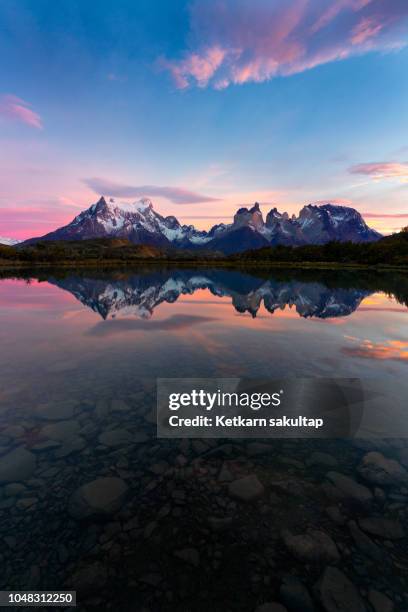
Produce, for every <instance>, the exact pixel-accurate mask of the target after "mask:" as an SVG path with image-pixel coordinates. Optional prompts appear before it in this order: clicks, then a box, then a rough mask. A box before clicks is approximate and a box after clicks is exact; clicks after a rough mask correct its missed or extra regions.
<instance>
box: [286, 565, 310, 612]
mask: <svg viewBox="0 0 408 612" xmlns="http://www.w3.org/2000/svg"><path fill="white" fill-rule="evenodd" d="M279 599H280V600H281V601H282V602H283V603H284V604H285V606H286V607H287V609H288V610H289V612H297V611H298V610H302V612H314V611H315V606H314V604H313V601H312V598H311V597H310V594H309V591H308V590H307V588H306V586H305V585H304V584H303V582H302V581H301V580H299V578H296V576H291V575H290V574H289V575H288V576H285V578H284V579H283V583H282V585H281V588H280V591H279Z"/></svg>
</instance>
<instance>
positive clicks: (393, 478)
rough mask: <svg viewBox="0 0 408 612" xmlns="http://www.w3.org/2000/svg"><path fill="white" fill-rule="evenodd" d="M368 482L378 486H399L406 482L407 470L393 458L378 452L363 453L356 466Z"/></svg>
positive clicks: (407, 477)
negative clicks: (360, 460)
mask: <svg viewBox="0 0 408 612" xmlns="http://www.w3.org/2000/svg"><path fill="white" fill-rule="evenodd" d="M357 469H358V472H359V474H360V475H361V476H362V477H363V478H364V479H365V480H367V481H368V482H371V483H373V484H376V485H380V486H393V485H394V486H401V485H405V484H408V471H407V470H406V469H405V468H404V467H403V466H402V465H401V464H400V463H398V461H395V460H394V459H387V458H386V457H384V455H382V454H381V453H378V452H374V451H373V452H371V453H367V454H366V455H364V457H363V460H362V462H361V463H360V465H359V467H358V468H357Z"/></svg>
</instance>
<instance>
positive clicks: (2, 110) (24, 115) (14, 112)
mask: <svg viewBox="0 0 408 612" xmlns="http://www.w3.org/2000/svg"><path fill="white" fill-rule="evenodd" d="M0 117H3V118H4V119H6V120H11V121H18V122H20V123H25V124H26V125H29V126H30V127H34V128H37V129H39V130H41V129H42V127H43V124H42V120H41V117H40V115H38V113H36V112H34V111H33V110H32V109H31V108H30V104H29V103H28V102H25V100H22V99H21V98H17V97H16V96H12V95H4V96H1V97H0Z"/></svg>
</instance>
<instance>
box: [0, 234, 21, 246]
mask: <svg viewBox="0 0 408 612" xmlns="http://www.w3.org/2000/svg"><path fill="white" fill-rule="evenodd" d="M20 242H22V241H21V240H17V238H5V237H4V236H0V245H1V244H2V245H6V246H14V245H15V244H19V243H20Z"/></svg>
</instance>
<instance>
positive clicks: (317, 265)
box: [0, 258, 408, 273]
mask: <svg viewBox="0 0 408 612" xmlns="http://www.w3.org/2000/svg"><path fill="white" fill-rule="evenodd" d="M146 265H148V266H153V267H154V266H156V267H157V266H162V267H163V266H171V267H185V266H189V267H191V266H195V267H211V268H232V269H239V268H245V269H262V270H267V269H271V270H274V269H305V270H313V269H315V270H371V271H373V272H374V271H381V272H386V271H394V270H395V271H398V272H407V273H408V266H404V265H402V266H398V265H392V264H373V265H369V264H359V263H335V262H325V261H321V262H311V261H303V262H293V261H292V262H284V261H276V262H273V261H265V262H260V261H257V262H253V261H252V262H250V261H248V262H246V261H228V260H217V259H214V260H211V259H210V260H195V259H181V260H177V259H175V260H167V259H166V260H162V259H151V258H147V259H143V258H141V259H138V260H136V261H135V260H120V259H115V260H109V261H101V260H100V259H88V260H78V261H67V260H62V261H53V262H38V261H37V262H26V261H15V262H8V261H6V260H3V261H1V260H0V271H2V272H3V271H7V270H10V271H13V270H19V269H23V270H27V269H32V270H35V269H36V268H39V269H40V270H44V269H58V268H87V267H89V268H95V269H104V268H118V267H122V268H129V269H132V268H137V267H140V266H146Z"/></svg>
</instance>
